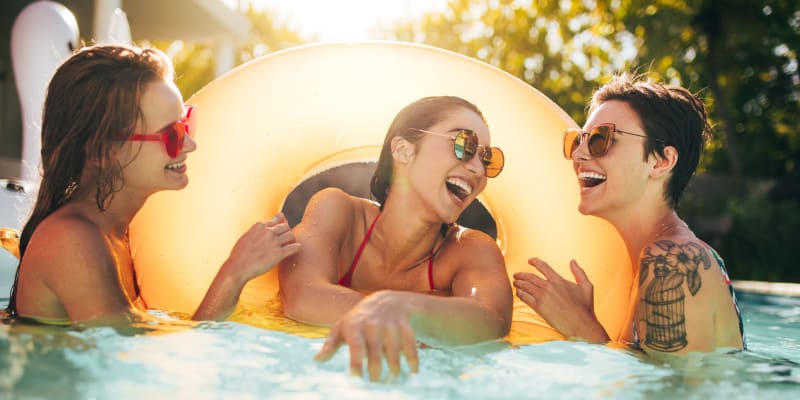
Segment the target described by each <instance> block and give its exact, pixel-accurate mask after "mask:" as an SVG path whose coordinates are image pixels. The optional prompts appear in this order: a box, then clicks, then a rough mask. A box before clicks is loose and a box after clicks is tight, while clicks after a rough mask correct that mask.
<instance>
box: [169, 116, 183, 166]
mask: <svg viewBox="0 0 800 400" xmlns="http://www.w3.org/2000/svg"><path fill="white" fill-rule="evenodd" d="M185 132H186V125H184V124H183V123H181V122H176V123H175V125H173V126H172V127H171V128H170V129H169V130H168V131H167V132H165V133H166V136H165V137H164V140H165V141H166V142H165V144H166V145H167V154H168V155H169V156H170V157H172V158H175V157H177V156H178V152H180V150H181V149H182V148H183V137H184V135H185Z"/></svg>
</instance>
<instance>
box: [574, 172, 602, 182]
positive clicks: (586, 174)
mask: <svg viewBox="0 0 800 400" xmlns="http://www.w3.org/2000/svg"><path fill="white" fill-rule="evenodd" d="M578 178H580V179H600V180H605V179H606V176H605V175H602V174H598V173H597V172H581V173H579V174H578Z"/></svg>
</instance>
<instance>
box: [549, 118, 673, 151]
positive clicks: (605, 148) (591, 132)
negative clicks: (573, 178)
mask: <svg viewBox="0 0 800 400" xmlns="http://www.w3.org/2000/svg"><path fill="white" fill-rule="evenodd" d="M601 127H608V128H609V135H608V137H607V138H606V139H605V144H604V145H603V147H602V149H601V150H599V151H596V152H593V151H592V146H591V140H592V137H593V136H600V137H603V135H602V134H600V133H599V132H595V130H596V129H598V128H601ZM615 133H622V134H625V135H632V136H638V137H640V138H645V139H646V140H647V139H652V140H655V141H657V142H662V143H663V142H664V141H663V140H661V139H659V138H655V137H651V136H647V135H643V134H640V133H633V132H627V131H623V130H620V129H617V126H616V124H614V123H611V122H605V123H602V124H597V125H594V126H592V127H591V128H589V131H588V132H586V131H583V130H581V129H578V128H567V129H566V130H565V131H564V136H563V138H562V139H561V150H562V151H563V152H564V158H566V159H567V160H572V159H573V158H572V153H574V152H575V150H577V149H578V147H579V146H580V145H581V144H582V143H583V142H584V141H585V140H586V139H584V137H585V138H587V139H588V140H589V144H588V145H587V149H588V150H589V154H590V155H591V156H592V158H600V157H603V156H605V155H606V154H608V150H609V149H611V144H612V143H613V142H614V141H613V140H612V137H613V134H615ZM570 134H576V136H575V137H574V138H573V139H572V140H571V143H570V149H571V151H569V150H567V137H568V136H569V135H570ZM576 140H578V143H577V144H575V141H576ZM595 153H597V154H595Z"/></svg>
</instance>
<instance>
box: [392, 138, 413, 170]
mask: <svg viewBox="0 0 800 400" xmlns="http://www.w3.org/2000/svg"><path fill="white" fill-rule="evenodd" d="M392 157H394V159H395V160H397V161H398V162H400V163H402V164H408V163H409V162H410V161H411V160H413V159H414V144H413V143H411V142H409V141H408V140H406V138H404V137H401V136H395V137H393V138H392Z"/></svg>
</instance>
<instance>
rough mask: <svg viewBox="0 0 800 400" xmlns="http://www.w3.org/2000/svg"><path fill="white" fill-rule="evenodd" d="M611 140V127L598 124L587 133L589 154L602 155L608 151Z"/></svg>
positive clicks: (593, 155)
mask: <svg viewBox="0 0 800 400" xmlns="http://www.w3.org/2000/svg"><path fill="white" fill-rule="evenodd" d="M610 141H611V127H609V126H606V125H600V126H596V127H594V128H592V131H591V133H590V134H589V154H591V155H592V157H602V156H604V155H605V154H606V152H607V151H608V147H609V146H608V145H609V144H610Z"/></svg>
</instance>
